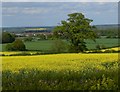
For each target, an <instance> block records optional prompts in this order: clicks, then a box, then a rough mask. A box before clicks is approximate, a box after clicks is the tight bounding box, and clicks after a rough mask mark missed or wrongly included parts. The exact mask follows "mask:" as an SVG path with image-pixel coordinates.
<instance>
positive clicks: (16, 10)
mask: <svg viewBox="0 0 120 92" xmlns="http://www.w3.org/2000/svg"><path fill="white" fill-rule="evenodd" d="M5 1H9V0H5ZM11 1H12V0H11ZM26 1H27V0H26ZM29 1H30V0H29ZM116 1H117V0H116ZM74 12H81V13H83V14H84V15H85V16H86V17H87V18H90V19H92V20H93V23H92V24H94V25H99V24H117V23H118V3H117V2H71V3H70V2H34V3H33V2H3V3H2V26H10V27H12V26H15V27H21V26H56V25H58V24H59V23H60V21H61V20H65V19H67V14H70V13H74Z"/></svg>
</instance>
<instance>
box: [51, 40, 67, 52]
mask: <svg viewBox="0 0 120 92" xmlns="http://www.w3.org/2000/svg"><path fill="white" fill-rule="evenodd" d="M51 49H52V52H55V53H61V52H66V51H67V43H65V42H64V41H62V40H60V39H56V40H54V42H53V44H52V46H51Z"/></svg>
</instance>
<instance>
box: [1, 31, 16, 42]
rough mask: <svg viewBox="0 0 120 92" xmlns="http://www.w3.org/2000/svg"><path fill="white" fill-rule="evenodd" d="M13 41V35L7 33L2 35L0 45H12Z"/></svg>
mask: <svg viewBox="0 0 120 92" xmlns="http://www.w3.org/2000/svg"><path fill="white" fill-rule="evenodd" d="M13 41H15V37H14V35H12V34H10V33H8V32H3V33H2V43H12V42H13Z"/></svg>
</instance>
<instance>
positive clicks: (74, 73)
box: [0, 53, 119, 90]
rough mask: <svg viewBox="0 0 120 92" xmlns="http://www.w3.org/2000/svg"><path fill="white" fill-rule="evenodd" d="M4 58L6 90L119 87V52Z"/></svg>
mask: <svg viewBox="0 0 120 92" xmlns="http://www.w3.org/2000/svg"><path fill="white" fill-rule="evenodd" d="M0 58H1V57H0ZM2 60H3V62H2V81H3V83H2V86H3V90H118V62H119V61H118V54H117V53H114V54H113V53H111V54H110V53H109V54H107V53H106V54H54V55H37V56H5V57H2Z"/></svg>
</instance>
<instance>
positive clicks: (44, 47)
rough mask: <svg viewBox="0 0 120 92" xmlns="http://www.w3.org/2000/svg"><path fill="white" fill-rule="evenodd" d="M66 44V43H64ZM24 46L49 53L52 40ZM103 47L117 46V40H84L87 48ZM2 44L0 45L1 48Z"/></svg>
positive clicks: (32, 42)
mask: <svg viewBox="0 0 120 92" xmlns="http://www.w3.org/2000/svg"><path fill="white" fill-rule="evenodd" d="M65 42H66V43H68V42H67V41H65ZM24 43H25V46H26V48H27V49H28V50H30V51H31V50H32V51H34V50H39V51H49V50H51V48H52V44H53V43H54V40H41V41H31V42H24ZM98 44H99V45H104V46H105V47H114V46H118V39H106V38H102V39H96V42H94V41H92V40H86V45H87V48H88V49H89V50H90V49H96V45H98ZM1 45H2V44H0V46H1ZM5 46H6V44H3V45H2V50H3V51H6V49H5Z"/></svg>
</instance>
